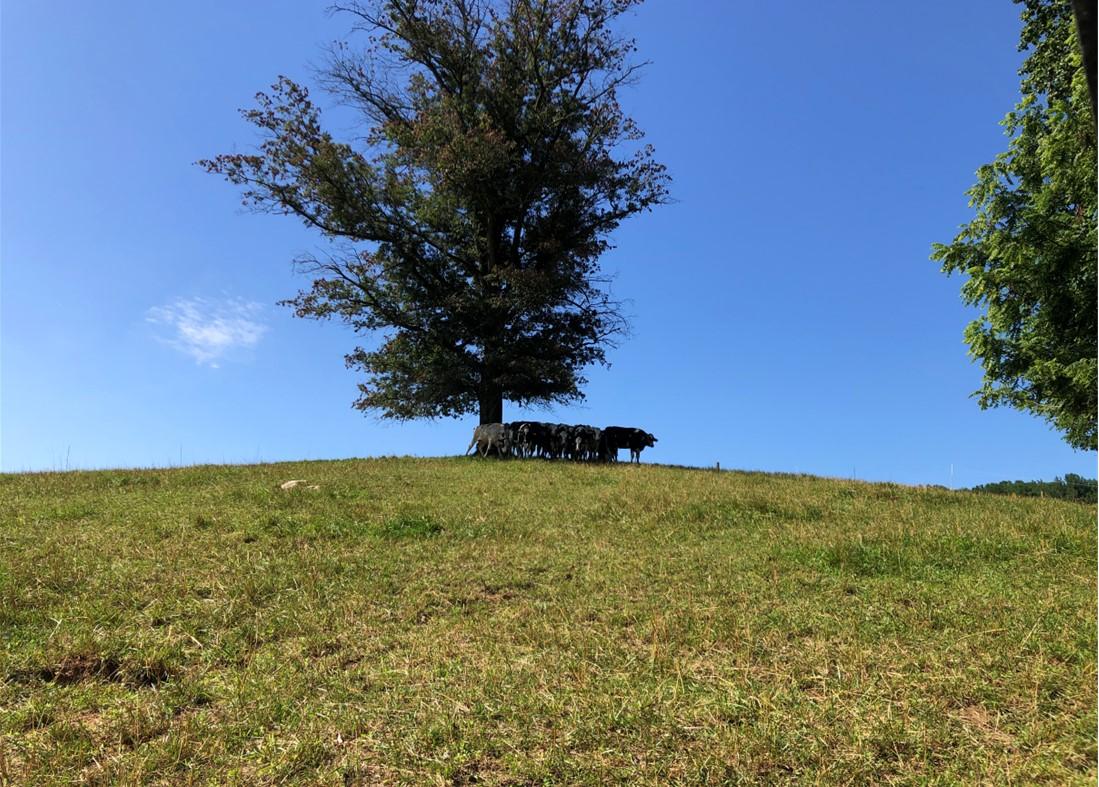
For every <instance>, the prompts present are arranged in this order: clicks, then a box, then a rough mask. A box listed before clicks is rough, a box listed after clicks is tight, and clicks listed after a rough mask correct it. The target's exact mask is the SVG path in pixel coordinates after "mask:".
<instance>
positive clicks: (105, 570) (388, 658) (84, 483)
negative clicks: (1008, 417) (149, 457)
mask: <svg viewBox="0 0 1099 787" xmlns="http://www.w3.org/2000/svg"><path fill="white" fill-rule="evenodd" d="M291 478H304V479H308V481H309V483H315V484H319V485H320V488H319V489H316V490H310V489H305V488H302V487H299V488H296V489H293V490H290V491H283V490H280V489H279V487H278V485H279V483H280V482H282V481H285V480H287V479H291ZM0 636H2V638H3V654H2V663H0V678H2V683H0V736H2V737H0V781H3V780H7V781H10V782H12V783H18V784H67V783H68V784H76V783H81V784H118V783H122V784H126V783H160V784H165V785H168V784H171V785H176V784H188V783H197V784H205V783H214V784H222V783H236V784H242V785H245V784H247V785H252V784H289V783H300V784H337V785H338V784H364V785H367V784H386V783H411V784H431V783H439V784H474V783H476V784H512V785H533V784H592V785H595V784H607V783H621V784H654V785H656V784H675V783H680V784H726V783H746V784H752V783H761V782H762V783H784V782H789V783H829V784H865V783H895V784H928V783H942V784H951V783H988V784H1003V783H1012V782H1014V783H1019V784H1030V783H1036V782H1046V783H1049V784H1065V783H1070V784H1071V783H1079V784H1094V782H1095V779H1096V767H1095V760H1096V739H1095V731H1096V509H1095V507H1094V506H1082V505H1079V504H1075V503H1065V502H1058V501H1053V500H1038V499H1013V498H1005V497H994V496H978V495H974V494H968V493H958V492H947V491H942V490H930V489H917V488H911V487H903V486H896V485H890V484H877V485H873V484H864V483H858V482H852V481H840V480H826V479H818V478H810V477H804V476H788V475H783V476H778V475H764V474H750V473H715V472H711V471H704V470H687V469H673V468H662V467H652V466H641V467H636V466H635V467H630V466H627V465H625V464H623V465H619V466H590V467H589V466H577V465H566V464H548V463H542V462H537V461H530V462H515V461H512V462H497V461H481V460H475V459H440V460H412V459H385V460H368V461H341V462H310V463H296V464H277V465H260V466H254V467H213V466H211V467H194V468H183V469H175V470H150V471H104V472H83V473H52V474H34V475H15V476H12V475H9V476H0Z"/></svg>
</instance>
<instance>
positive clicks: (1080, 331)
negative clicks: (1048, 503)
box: [932, 0, 1099, 450]
mask: <svg viewBox="0 0 1099 787" xmlns="http://www.w3.org/2000/svg"><path fill="white" fill-rule="evenodd" d="M1016 2H1020V3H1022V4H1023V13H1022V20H1023V30H1022V37H1021V41H1020V44H1019V48H1020V50H1029V52H1028V55H1027V57H1026V60H1025V61H1024V62H1023V65H1022V68H1021V69H1020V71H1019V74H1020V76H1022V99H1021V100H1020V102H1019V103H1018V104H1017V105H1016V107H1015V110H1014V111H1013V112H1010V113H1008V115H1007V117H1006V118H1005V119H1004V121H1003V126H1004V128H1005V130H1006V133H1007V134H1008V135H1009V136H1010V137H1011V142H1010V143H1009V147H1008V150H1007V152H1005V153H1002V154H1001V155H999V156H998V157H997V158H996V160H995V161H994V162H992V163H991V164H987V165H985V166H983V167H981V168H980V169H979V170H978V171H977V185H975V186H974V187H973V188H972V189H970V191H969V196H970V204H971V205H972V206H973V207H975V208H976V209H977V215H976V217H975V218H974V219H973V220H972V221H971V222H970V223H969V224H967V225H965V226H963V227H962V230H961V233H960V234H959V235H958V236H957V237H956V238H955V239H954V241H953V242H952V243H950V244H949V245H943V244H936V245H935V250H934V254H933V255H932V256H933V258H934V259H937V260H939V261H940V262H941V263H942V269H943V271H944V272H946V273H962V274H965V275H966V276H968V279H967V281H966V282H965V283H964V285H963V286H962V296H963V298H964V300H965V301H966V302H967V303H969V304H971V305H973V306H978V307H982V308H984V310H985V311H984V314H983V315H982V316H981V317H980V318H979V319H977V320H976V321H974V322H972V323H971V324H970V325H969V326H968V328H967V329H966V332H965V339H966V341H967V342H968V343H969V348H970V353H971V354H972V355H973V356H974V357H975V358H977V359H979V360H980V361H981V363H982V365H983V366H984V384H983V386H982V388H981V389H980V390H979V391H978V392H977V394H978V395H979V401H980V404H981V406H982V407H992V406H998V405H1007V406H1011V407H1016V408H1018V409H1020V410H1026V411H1029V412H1032V413H1034V414H1036V415H1039V416H1041V417H1043V418H1045V419H1047V420H1048V421H1050V422H1051V423H1052V424H1053V425H1054V426H1055V427H1056V428H1057V429H1058V430H1060V431H1061V432H1062V433H1063V435H1064V437H1065V440H1066V441H1067V442H1068V443H1069V444H1071V445H1072V446H1074V447H1076V448H1080V449H1089V448H1090V449H1093V450H1094V449H1095V447H1096V408H1097V406H1099V404H1097V396H1096V372H1097V364H1096V356H1097V353H1096V330H1097V325H1096V220H1097V214H1096V139H1095V133H1096V129H1095V122H1094V118H1095V115H1094V111H1093V106H1092V105H1091V99H1090V95H1089V85H1088V83H1089V79H1088V75H1087V73H1086V71H1085V69H1084V67H1083V66H1082V56H1081V51H1080V46H1079V43H1078V41H1077V34H1076V29H1075V25H1074V24H1073V18H1072V8H1071V6H1070V4H1069V0H1016ZM1091 18H1092V19H1094V14H1092V15H1091ZM1084 39H1085V41H1084V45H1085V46H1086V47H1087V46H1090V47H1091V50H1092V51H1091V52H1090V54H1089V59H1090V60H1091V61H1092V66H1091V67H1092V68H1094V31H1091V37H1090V38H1088V37H1087V36H1084ZM1088 41H1090V44H1089V43H1088ZM1091 82H1092V84H1094V75H1092V78H1091Z"/></svg>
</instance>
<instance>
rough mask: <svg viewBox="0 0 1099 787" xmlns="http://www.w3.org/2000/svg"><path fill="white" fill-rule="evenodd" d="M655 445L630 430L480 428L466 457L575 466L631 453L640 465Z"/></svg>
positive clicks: (530, 424) (524, 424)
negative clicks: (552, 461)
mask: <svg viewBox="0 0 1099 787" xmlns="http://www.w3.org/2000/svg"><path fill="white" fill-rule="evenodd" d="M652 445H656V438H655V437H653V436H652V435H651V434H649V433H648V432H646V431H645V430H643V429H635V428H633V427H629V426H608V427H605V428H603V429H598V428H596V427H594V426H584V425H580V426H570V425H568V424H544V423H541V422H538V421H515V422H513V423H509V424H481V425H480V426H478V427H477V428H476V429H474V430H473V439H472V440H471V441H470V443H469V448H467V449H466V455H468V454H469V452H470V451H471V450H473V448H474V447H476V448H477V453H478V455H480V456H488V455H489V454H495V455H496V456H500V457H506V456H516V457H521V458H529V457H541V458H543V459H571V460H573V461H576V462H617V461H618V452H619V451H620V450H621V449H623V448H628V449H630V461H631V462H634V461H636V462H637V463H638V464H640V463H641V452H642V451H644V450H645V449H646V448H647V447H649V446H652Z"/></svg>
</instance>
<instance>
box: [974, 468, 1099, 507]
mask: <svg viewBox="0 0 1099 787" xmlns="http://www.w3.org/2000/svg"><path fill="white" fill-rule="evenodd" d="M970 491H971V492H988V493H990V494H993V495H1020V496H1022V497H1056V498H1059V499H1061V500H1077V501H1079V502H1081V503H1094V502H1096V480H1095V479H1094V478H1090V479H1089V478H1083V477H1081V476H1078V475H1076V474H1075V473H1065V477H1064V478H1055V479H1053V480H1052V481H997V482H996V483H994V484H981V485H980V486H975V487H973V489H971V490H970Z"/></svg>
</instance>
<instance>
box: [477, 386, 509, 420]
mask: <svg viewBox="0 0 1099 787" xmlns="http://www.w3.org/2000/svg"><path fill="white" fill-rule="evenodd" d="M480 399H481V423H483V424H501V423H503V422H504V395H503V394H502V393H501V392H500V389H499V388H489V389H486V390H483V391H481V397H480Z"/></svg>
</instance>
